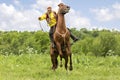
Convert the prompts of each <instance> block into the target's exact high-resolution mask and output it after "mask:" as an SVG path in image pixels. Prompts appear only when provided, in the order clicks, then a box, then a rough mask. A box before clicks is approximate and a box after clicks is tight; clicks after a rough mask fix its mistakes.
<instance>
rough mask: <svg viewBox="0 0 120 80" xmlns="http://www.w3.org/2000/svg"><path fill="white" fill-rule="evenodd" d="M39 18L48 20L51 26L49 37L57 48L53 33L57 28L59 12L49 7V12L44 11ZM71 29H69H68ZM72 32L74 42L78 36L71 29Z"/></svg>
mask: <svg viewBox="0 0 120 80" xmlns="http://www.w3.org/2000/svg"><path fill="white" fill-rule="evenodd" d="M38 20H40V21H41V20H46V21H47V24H48V25H49V26H50V30H49V37H50V41H51V43H52V47H53V48H55V44H54V40H53V34H54V31H55V28H56V24H57V14H56V12H55V11H52V8H51V7H48V8H47V12H46V13H44V14H43V15H42V16H40V17H39V18H38ZM68 30H69V29H68ZM69 32H70V37H71V38H72V40H73V41H74V42H76V41H77V40H78V38H76V37H75V36H74V35H73V34H72V33H71V31H70V30H69Z"/></svg>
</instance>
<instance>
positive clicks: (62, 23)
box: [57, 14, 66, 33]
mask: <svg viewBox="0 0 120 80" xmlns="http://www.w3.org/2000/svg"><path fill="white" fill-rule="evenodd" d="M57 30H58V31H59V32H61V31H62V32H63V33H64V32H66V26H65V18H64V15H63V14H58V21H57Z"/></svg>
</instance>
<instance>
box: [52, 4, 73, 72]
mask: <svg viewBox="0 0 120 80" xmlns="http://www.w3.org/2000/svg"><path fill="white" fill-rule="evenodd" d="M58 7H59V9H58V13H57V24H56V29H55V32H54V34H53V39H54V42H55V45H56V48H52V46H51V47H50V55H51V61H52V69H53V70H55V69H57V67H58V60H57V57H58V55H60V67H62V58H64V59H65V69H66V70H67V69H68V61H70V67H69V70H72V69H73V67H72V53H71V49H70V47H71V45H70V32H69V30H68V29H67V28H66V24H65V17H64V15H65V14H66V13H68V12H69V10H70V7H69V6H67V5H65V4H63V3H60V4H59V5H58Z"/></svg>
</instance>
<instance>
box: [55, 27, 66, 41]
mask: <svg viewBox="0 0 120 80" xmlns="http://www.w3.org/2000/svg"><path fill="white" fill-rule="evenodd" d="M56 32H57V33H58V34H59V35H60V36H62V37H63V38H64V42H65V36H66V34H67V32H68V30H67V29H66V32H65V33H63V34H62V33H60V32H58V31H57V30H56Z"/></svg>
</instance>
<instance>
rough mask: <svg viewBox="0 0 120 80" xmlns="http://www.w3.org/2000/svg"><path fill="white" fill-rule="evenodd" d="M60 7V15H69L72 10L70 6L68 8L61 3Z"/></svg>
mask: <svg viewBox="0 0 120 80" xmlns="http://www.w3.org/2000/svg"><path fill="white" fill-rule="evenodd" d="M58 6H59V11H58V13H61V14H66V13H68V12H69V10H70V6H67V5H65V4H63V3H60V4H59V5H58Z"/></svg>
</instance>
